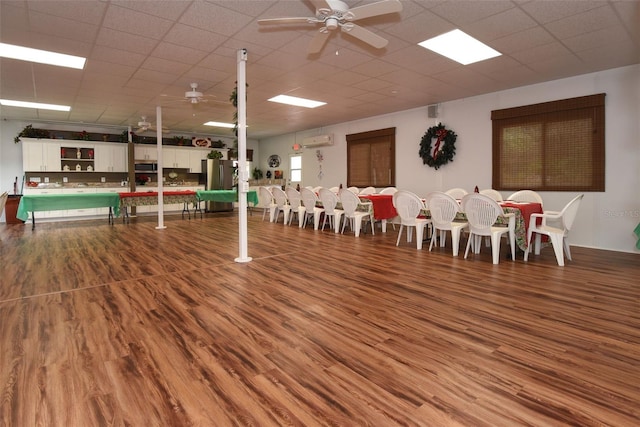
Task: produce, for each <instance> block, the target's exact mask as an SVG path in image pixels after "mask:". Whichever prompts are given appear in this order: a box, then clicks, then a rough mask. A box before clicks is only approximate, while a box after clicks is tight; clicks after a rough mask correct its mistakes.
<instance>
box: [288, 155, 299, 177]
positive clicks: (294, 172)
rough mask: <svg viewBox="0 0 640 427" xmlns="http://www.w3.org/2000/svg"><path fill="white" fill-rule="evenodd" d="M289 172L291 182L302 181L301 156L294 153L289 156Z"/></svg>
mask: <svg viewBox="0 0 640 427" xmlns="http://www.w3.org/2000/svg"><path fill="white" fill-rule="evenodd" d="M289 173H290V176H289V179H290V181H291V182H302V156H300V155H298V154H294V155H291V156H290V157H289Z"/></svg>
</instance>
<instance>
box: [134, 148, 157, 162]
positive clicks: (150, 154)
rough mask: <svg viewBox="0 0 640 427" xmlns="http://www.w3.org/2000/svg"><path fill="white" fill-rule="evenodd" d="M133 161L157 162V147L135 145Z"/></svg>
mask: <svg viewBox="0 0 640 427" xmlns="http://www.w3.org/2000/svg"><path fill="white" fill-rule="evenodd" d="M135 155H136V157H135V160H136V161H141V160H146V161H149V160H151V161H157V160H158V147H157V146H156V145H143V144H136V145H135Z"/></svg>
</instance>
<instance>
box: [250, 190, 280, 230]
mask: <svg viewBox="0 0 640 427" xmlns="http://www.w3.org/2000/svg"><path fill="white" fill-rule="evenodd" d="M255 207H256V208H259V209H262V220H263V221H264V216H265V215H266V213H267V212H269V222H273V217H274V215H275V212H276V207H277V205H276V204H275V202H274V201H273V194H272V193H271V190H269V188H267V187H264V186H261V187H258V204H257V205H256V206H255Z"/></svg>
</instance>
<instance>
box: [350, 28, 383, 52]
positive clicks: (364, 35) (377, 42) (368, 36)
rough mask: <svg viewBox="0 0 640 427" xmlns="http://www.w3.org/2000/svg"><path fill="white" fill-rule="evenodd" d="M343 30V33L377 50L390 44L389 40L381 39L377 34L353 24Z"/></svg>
mask: <svg viewBox="0 0 640 427" xmlns="http://www.w3.org/2000/svg"><path fill="white" fill-rule="evenodd" d="M341 28H342V31H344V32H346V33H347V34H350V35H352V36H353V37H355V38H357V39H360V40H362V41H363V42H365V43H367V44H370V45H371V46H373V47H375V48H377V49H382V48H383V47H385V46H386V45H387V44H388V43H389V41H388V40H387V39H385V38H383V37H380V36H379V35H377V34H376V33H374V32H372V31H369V30H367V29H366V28H363V27H361V26H359V25H356V24H353V23H350V25H346V24H345V25H343V26H342V27H341Z"/></svg>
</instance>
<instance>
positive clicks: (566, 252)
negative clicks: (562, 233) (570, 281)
mask: <svg viewBox="0 0 640 427" xmlns="http://www.w3.org/2000/svg"><path fill="white" fill-rule="evenodd" d="M562 241H563V242H564V255H565V256H566V257H567V259H568V260H569V261H573V260H572V259H571V248H570V247H569V240H567V238H566V237H565V238H563V239H562Z"/></svg>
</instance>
